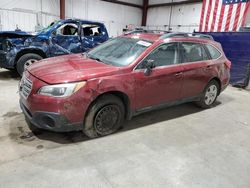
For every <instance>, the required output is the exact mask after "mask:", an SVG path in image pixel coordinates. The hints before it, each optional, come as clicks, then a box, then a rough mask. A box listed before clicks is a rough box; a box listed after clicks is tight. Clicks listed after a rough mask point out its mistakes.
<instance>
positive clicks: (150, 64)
mask: <svg viewBox="0 0 250 188" xmlns="http://www.w3.org/2000/svg"><path fill="white" fill-rule="evenodd" d="M153 68H155V63H154V60H152V59H149V60H147V62H146V65H145V70H144V75H145V76H149V75H150V74H151V72H152V69H153Z"/></svg>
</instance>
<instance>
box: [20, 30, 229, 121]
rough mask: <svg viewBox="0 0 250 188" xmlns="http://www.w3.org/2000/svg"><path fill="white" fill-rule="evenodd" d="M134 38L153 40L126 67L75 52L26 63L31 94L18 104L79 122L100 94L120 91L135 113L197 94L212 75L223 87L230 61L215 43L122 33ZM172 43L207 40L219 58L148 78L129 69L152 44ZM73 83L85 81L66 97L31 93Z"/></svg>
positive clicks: (160, 69)
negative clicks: (45, 87)
mask: <svg viewBox="0 0 250 188" xmlns="http://www.w3.org/2000/svg"><path fill="white" fill-rule="evenodd" d="M135 36H137V37H139V38H143V39H147V40H150V41H153V44H152V45H151V46H150V47H149V48H147V49H146V50H145V51H144V52H143V53H142V54H141V55H140V56H139V57H138V58H137V59H136V60H135V61H134V62H133V63H132V64H130V65H129V66H126V67H113V66H110V65H106V64H103V63H101V62H98V61H95V60H92V59H88V58H86V57H85V56H83V55H81V54H75V55H65V56H60V57H54V58H49V59H45V60H42V61H41V62H39V63H36V64H34V65H32V66H31V67H29V68H28V71H27V72H26V74H27V77H28V78H29V79H30V80H31V81H32V82H33V88H32V92H31V94H30V95H29V97H28V99H27V100H25V99H23V98H22V97H21V101H22V103H23V104H24V105H25V106H26V107H27V108H28V109H29V111H30V112H31V113H34V112H36V111H46V112H56V113H60V114H62V115H64V116H65V117H66V118H67V119H68V120H69V121H70V123H75V122H83V120H84V117H85V114H86V111H87V109H88V107H89V105H90V104H91V103H92V102H93V101H94V100H95V99H96V98H97V97H98V96H99V95H101V94H103V93H106V92H111V91H119V92H122V93H124V94H125V95H127V96H128V99H129V104H130V106H129V107H130V108H131V111H135V110H138V109H141V108H145V107H149V106H153V105H158V104H161V103H165V102H173V101H178V100H180V99H183V98H186V97H192V96H195V95H198V94H199V93H201V92H202V91H203V89H204V88H205V87H206V85H207V83H208V82H209V81H210V80H211V79H212V78H215V77H216V78H218V79H219V80H220V81H221V87H222V88H225V87H226V86H227V84H228V81H229V67H230V62H229V61H228V60H227V58H226V57H225V55H224V53H223V51H222V49H221V46H220V44H219V43H217V42H215V41H211V40H206V39H200V38H197V39H196V38H169V39H166V40H165V41H164V40H162V39H159V40H156V37H157V35H155V34H134V35H127V36H124V37H131V38H132V37H135ZM158 38H159V36H158ZM178 41H195V42H200V43H209V44H212V45H214V46H216V47H217V48H218V49H220V51H221V53H222V56H221V58H219V59H218V60H216V61H214V60H207V61H202V62H190V63H184V64H176V65H170V66H164V67H157V68H154V69H152V73H151V74H150V75H149V76H146V75H144V73H143V70H134V68H135V67H136V66H137V64H138V63H139V62H140V61H141V60H142V59H143V58H144V57H145V56H146V55H148V54H149V53H150V52H151V51H152V50H153V49H155V48H156V47H157V46H158V45H160V44H162V43H166V42H178ZM225 65H226V66H225ZM208 67H209V68H208ZM76 81H86V85H85V86H84V87H82V88H81V89H80V90H79V91H77V92H76V93H74V94H73V95H71V96H69V97H65V98H54V97H48V96H43V95H40V94H38V93H37V92H38V90H39V89H40V88H41V87H42V86H45V85H49V84H59V83H65V82H76ZM65 103H66V104H67V105H66V106H67V108H65ZM71 107H72V108H71Z"/></svg>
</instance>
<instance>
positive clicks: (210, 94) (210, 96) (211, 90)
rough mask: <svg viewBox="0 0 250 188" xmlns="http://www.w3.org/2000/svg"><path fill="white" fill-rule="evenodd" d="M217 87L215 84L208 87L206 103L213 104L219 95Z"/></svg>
mask: <svg viewBox="0 0 250 188" xmlns="http://www.w3.org/2000/svg"><path fill="white" fill-rule="evenodd" d="M217 91H218V90H217V87H216V86H215V85H211V86H209V87H208V88H207V90H206V93H205V103H206V105H210V104H212V103H213V102H214V101H215V99H216V97H217Z"/></svg>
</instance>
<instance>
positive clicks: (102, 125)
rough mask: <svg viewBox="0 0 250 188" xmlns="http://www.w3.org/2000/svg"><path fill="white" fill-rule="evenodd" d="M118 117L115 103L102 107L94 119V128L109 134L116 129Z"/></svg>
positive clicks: (101, 132)
mask: <svg viewBox="0 0 250 188" xmlns="http://www.w3.org/2000/svg"><path fill="white" fill-rule="evenodd" d="M119 118H120V113H119V109H118V107H117V106H116V105H108V106H105V107H103V108H102V109H101V110H100V111H99V112H98V113H97V115H96V118H95V120H94V126H95V130H96V131H97V132H98V133H99V134H101V135H105V134H110V133H112V132H113V131H115V130H116V127H117V125H118V121H119Z"/></svg>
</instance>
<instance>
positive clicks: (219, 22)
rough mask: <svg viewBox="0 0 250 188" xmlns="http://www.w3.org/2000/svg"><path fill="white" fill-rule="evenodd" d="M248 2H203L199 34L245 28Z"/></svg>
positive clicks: (206, 0)
mask: <svg viewBox="0 0 250 188" xmlns="http://www.w3.org/2000/svg"><path fill="white" fill-rule="evenodd" d="M249 5H250V0H203V3H202V10H201V18H200V27H199V31H200V32H223V31H238V30H239V28H240V27H241V26H245V22H246V17H247V13H248V9H249Z"/></svg>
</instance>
